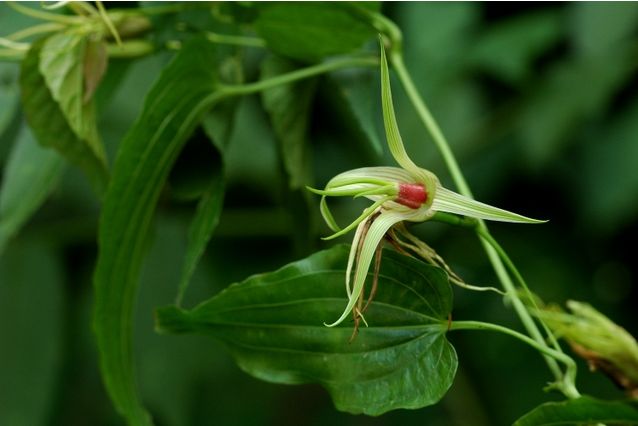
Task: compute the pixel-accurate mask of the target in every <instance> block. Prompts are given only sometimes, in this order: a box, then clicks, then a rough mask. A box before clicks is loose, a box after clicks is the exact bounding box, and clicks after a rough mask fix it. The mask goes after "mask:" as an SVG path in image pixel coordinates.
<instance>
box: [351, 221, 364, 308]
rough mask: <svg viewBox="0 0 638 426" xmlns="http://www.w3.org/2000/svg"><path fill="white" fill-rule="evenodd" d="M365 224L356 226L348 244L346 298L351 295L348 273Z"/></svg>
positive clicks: (355, 255)
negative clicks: (350, 242)
mask: <svg viewBox="0 0 638 426" xmlns="http://www.w3.org/2000/svg"><path fill="white" fill-rule="evenodd" d="M366 226H367V223H366V221H364V222H361V223H360V224H359V226H357V230H356V231H355V233H354V238H353V239H352V245H351V246H350V254H349V255H348V266H347V268H346V293H347V294H348V299H350V298H351V297H352V289H351V288H350V275H351V274H352V265H354V261H355V258H356V257H357V250H358V248H359V241H360V240H361V236H362V235H363V232H364V230H365V228H366Z"/></svg>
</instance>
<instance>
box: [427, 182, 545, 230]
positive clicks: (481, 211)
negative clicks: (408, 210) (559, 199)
mask: <svg viewBox="0 0 638 426" xmlns="http://www.w3.org/2000/svg"><path fill="white" fill-rule="evenodd" d="M432 210H435V211H439V212H445V213H454V214H458V215H462V216H468V217H475V218H477V219H485V220H493V221H498V222H513V223H544V222H547V221H546V220H538V219H532V218H529V217H525V216H522V215H520V214H517V213H512V212H509V211H507V210H503V209H499V208H498V207H493V206H490V205H489V204H485V203H481V202H480V201H476V200H473V199H471V198H467V197H465V196H463V195H461V194H457V193H456V192H454V191H450V190H449V189H447V188H443V187H442V186H439V187H438V189H437V191H436V197H435V198H434V202H433V203H432Z"/></svg>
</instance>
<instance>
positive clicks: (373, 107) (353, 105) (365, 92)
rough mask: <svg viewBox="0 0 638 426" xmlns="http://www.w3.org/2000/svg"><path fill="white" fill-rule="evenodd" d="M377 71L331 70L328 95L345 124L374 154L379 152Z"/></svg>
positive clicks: (380, 143) (381, 143) (380, 146)
mask: <svg viewBox="0 0 638 426" xmlns="http://www.w3.org/2000/svg"><path fill="white" fill-rule="evenodd" d="M378 79H379V77H378V74H377V72H376V71H374V72H373V71H371V70H360V69H352V70H343V71H338V72H334V73H331V75H330V83H334V84H331V85H330V86H329V87H330V90H329V93H328V95H329V96H331V97H333V98H332V99H331V101H332V104H333V105H334V107H335V108H336V109H337V110H338V111H339V112H340V115H343V116H344V121H345V124H346V125H350V126H351V127H354V128H356V129H357V130H358V132H359V133H361V135H362V136H363V138H364V139H365V141H366V142H367V143H368V144H369V145H370V147H371V148H372V149H373V150H374V152H375V153H376V154H377V155H381V153H382V152H383V146H384V145H385V143H384V142H381V138H380V136H379V132H378V131H377V128H376V125H375V123H376V121H377V120H378V117H379V116H380V114H381V113H380V112H379V110H378V109H377V106H378V104H379V100H378V99H377V98H376V95H377V93H378V91H379V87H378V86H379V83H378Z"/></svg>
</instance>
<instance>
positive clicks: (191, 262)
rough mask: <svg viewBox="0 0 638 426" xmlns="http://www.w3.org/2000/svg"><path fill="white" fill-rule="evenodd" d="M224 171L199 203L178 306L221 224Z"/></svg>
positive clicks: (216, 177) (190, 234) (212, 182)
mask: <svg viewBox="0 0 638 426" xmlns="http://www.w3.org/2000/svg"><path fill="white" fill-rule="evenodd" d="M222 169H223V167H222V166H221V165H220V168H219V169H218V170H217V171H216V172H215V173H214V175H213V177H212V179H211V181H210V184H209V187H208V188H207V189H206V191H205V192H204V193H203V194H202V196H201V198H200V200H199V202H198V203H197V209H196V211H195V217H194V218H193V221H192V222H191V225H190V228H189V230H188V246H187V249H186V257H185V259H184V267H183V269H182V276H181V278H180V282H179V287H178V293H177V305H180V304H181V302H182V299H183V298H184V293H185V292H186V288H187V287H188V283H189V282H190V280H191V277H192V276H193V273H194V272H195V268H196V267H197V263H198V262H199V259H200V258H201V257H202V254H204V250H205V249H206V246H207V245H208V241H210V237H211V236H212V233H213V231H214V230H215V228H216V227H217V224H218V223H219V216H220V215H221V212H222V206H223V204H224V190H225V182H224V172H223V170H222Z"/></svg>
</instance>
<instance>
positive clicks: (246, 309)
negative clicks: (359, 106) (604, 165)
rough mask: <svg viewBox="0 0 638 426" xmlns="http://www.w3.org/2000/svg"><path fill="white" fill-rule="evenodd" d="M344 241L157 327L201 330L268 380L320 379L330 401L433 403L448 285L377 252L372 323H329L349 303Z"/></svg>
mask: <svg viewBox="0 0 638 426" xmlns="http://www.w3.org/2000/svg"><path fill="white" fill-rule="evenodd" d="M347 257H348V248H347V247H346V246H337V247H334V248H332V249H330V250H326V251H322V252H319V253H316V254H314V255H312V256H310V257H308V258H306V259H304V260H302V261H299V262H295V263H292V264H290V265H288V266H285V267H284V268H282V269H280V270H278V271H276V272H273V273H267V274H260V275H256V276H254V277H251V278H248V279H247V280H246V281H244V282H242V283H239V284H235V285H232V286H230V287H229V288H228V289H226V290H224V291H222V292H221V293H220V294H219V295H217V296H215V297H213V298H212V299H209V300H208V301H206V302H204V303H202V304H200V305H199V306H197V307H195V308H194V309H192V310H190V311H186V310H180V309H178V308H176V307H167V308H162V309H160V310H158V312H157V321H158V322H157V327H158V330H159V331H161V332H170V333H187V332H194V333H201V334H209V335H211V336H213V337H215V338H217V339H220V340H221V341H222V342H224V343H225V344H226V345H227V346H228V348H229V349H230V351H231V352H232V353H233V355H234V357H235V359H236V360H237V362H238V364H239V365H240V367H241V368H242V369H244V370H245V371H246V372H248V373H249V374H251V375H253V376H256V377H258V378H260V379H263V380H267V381H271V382H276V383H291V384H294V383H307V382H318V383H320V384H322V385H323V386H324V387H325V388H326V389H327V390H328V391H329V392H330V394H331V395H332V398H333V400H334V402H335V405H336V406H337V408H338V409H340V410H344V411H348V412H351V413H365V414H369V415H379V414H382V413H384V412H386V411H389V410H393V409H398V408H419V407H424V406H427V405H431V404H434V403H436V402H437V401H438V400H440V399H441V397H442V396H443V395H444V394H445V393H446V391H447V390H448V388H449V387H450V385H451V384H452V380H453V378H454V375H455V373H456V367H457V359H456V353H455V351H454V349H453V347H452V346H451V345H450V344H449V343H448V342H447V340H446V339H445V330H446V324H447V317H448V314H449V312H450V310H451V308H452V292H451V289H450V286H449V283H448V281H447V278H446V276H445V273H443V271H441V270H440V269H438V268H435V267H433V266H430V265H426V264H425V263H423V262H420V261H417V260H413V259H411V258H408V257H405V256H402V255H399V254H398V253H396V252H392V251H388V250H386V251H384V255H383V261H382V266H381V271H380V274H379V288H378V293H377V295H376V296H375V299H374V301H373V302H372V304H371V306H370V307H369V309H368V311H367V312H366V319H367V321H368V324H369V325H370V326H369V327H367V328H364V329H362V330H361V331H360V333H359V336H358V337H357V338H356V339H355V340H354V341H353V342H351V343H349V342H348V340H349V337H350V335H351V333H352V329H351V326H342V327H336V328H327V327H325V326H324V325H322V322H325V321H331V320H333V319H334V318H336V317H338V316H339V314H340V313H341V312H342V310H343V306H344V305H345V304H346V303H347V298H346V294H345V290H344V288H343V283H344V279H345V267H346V263H347Z"/></svg>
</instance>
